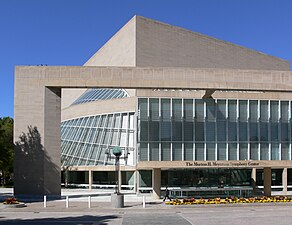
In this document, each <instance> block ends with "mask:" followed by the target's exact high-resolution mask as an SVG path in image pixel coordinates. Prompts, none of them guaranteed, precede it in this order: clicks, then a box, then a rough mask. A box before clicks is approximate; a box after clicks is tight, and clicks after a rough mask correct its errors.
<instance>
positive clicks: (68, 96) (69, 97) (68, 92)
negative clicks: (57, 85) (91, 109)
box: [61, 88, 87, 109]
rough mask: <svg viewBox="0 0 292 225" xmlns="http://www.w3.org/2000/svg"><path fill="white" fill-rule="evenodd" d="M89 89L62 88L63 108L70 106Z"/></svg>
mask: <svg viewBox="0 0 292 225" xmlns="http://www.w3.org/2000/svg"><path fill="white" fill-rule="evenodd" d="M86 90H87V89H84V88H72V89H68V88H66V89H64V88H63V89H62V101H61V102H62V103H61V107H62V109H64V108H66V107H69V106H70V105H71V104H72V103H73V102H74V101H75V100H76V99H77V98H79V97H80V96H81V95H82V94H83V93H84V92H85V91H86Z"/></svg>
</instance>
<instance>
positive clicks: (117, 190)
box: [112, 147, 122, 194]
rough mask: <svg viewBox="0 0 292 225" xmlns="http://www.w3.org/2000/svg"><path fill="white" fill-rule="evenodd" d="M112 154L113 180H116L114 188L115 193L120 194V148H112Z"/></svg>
mask: <svg viewBox="0 0 292 225" xmlns="http://www.w3.org/2000/svg"><path fill="white" fill-rule="evenodd" d="M112 151H113V154H114V156H115V157H116V158H115V167H116V168H115V179H116V187H115V193H117V194H120V187H121V184H120V156H121V155H122V150H121V148H120V147H114V148H113V150H112Z"/></svg>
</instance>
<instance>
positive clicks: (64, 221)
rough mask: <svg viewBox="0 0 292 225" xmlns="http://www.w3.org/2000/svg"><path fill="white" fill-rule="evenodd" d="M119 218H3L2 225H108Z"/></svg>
mask: <svg viewBox="0 0 292 225" xmlns="http://www.w3.org/2000/svg"><path fill="white" fill-rule="evenodd" d="M117 218H119V217H118V216H115V215H108V216H77V217H62V218H38V219H27V220H26V219H23V220H22V219H5V218H3V217H2V218H1V220H0V224H25V225H28V224H42V225H44V224H47V225H51V224H54V225H61V224H66V225H69V224H80V225H87V224H88V225H91V224H99V225H105V224H108V223H109V222H110V221H111V220H114V219H117Z"/></svg>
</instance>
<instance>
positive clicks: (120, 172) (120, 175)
mask: <svg viewBox="0 0 292 225" xmlns="http://www.w3.org/2000/svg"><path fill="white" fill-rule="evenodd" d="M118 179H119V186H118V190H119V193H120V192H121V190H122V171H121V170H119V173H118Z"/></svg>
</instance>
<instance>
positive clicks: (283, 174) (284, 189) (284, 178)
mask: <svg viewBox="0 0 292 225" xmlns="http://www.w3.org/2000/svg"><path fill="white" fill-rule="evenodd" d="M287 171H288V169H287V168H283V173H282V185H283V195H287V191H288V188H287V186H288V179H287V178H288V176H287Z"/></svg>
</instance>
